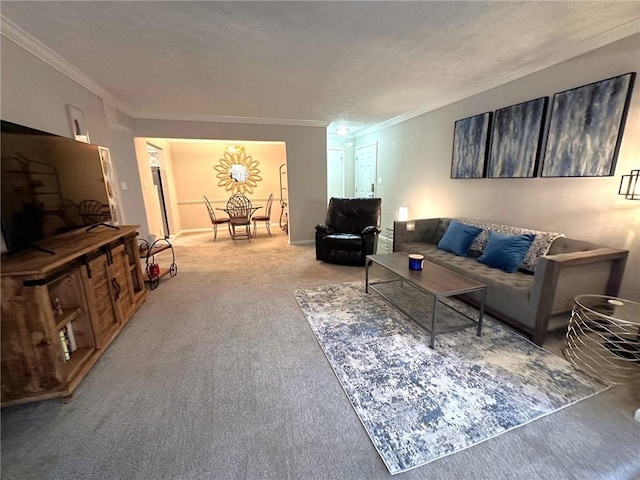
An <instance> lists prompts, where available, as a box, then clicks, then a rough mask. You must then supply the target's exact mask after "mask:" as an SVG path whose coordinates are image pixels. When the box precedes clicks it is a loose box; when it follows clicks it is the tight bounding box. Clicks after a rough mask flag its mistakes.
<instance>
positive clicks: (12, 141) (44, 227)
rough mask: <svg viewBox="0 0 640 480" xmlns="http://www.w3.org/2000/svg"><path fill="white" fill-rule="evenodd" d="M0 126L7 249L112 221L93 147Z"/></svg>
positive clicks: (0, 205) (34, 245)
mask: <svg viewBox="0 0 640 480" xmlns="http://www.w3.org/2000/svg"><path fill="white" fill-rule="evenodd" d="M0 122H1V130H0V156H1V164H0V166H1V171H0V180H1V185H0V189H1V190H0V194H1V201H2V203H0V211H1V215H0V218H1V222H2V236H3V239H4V242H5V246H6V248H7V249H8V250H9V251H15V250H21V249H25V248H42V247H40V245H39V242H41V241H42V240H45V239H47V238H50V237H53V236H56V235H59V234H61V233H65V232H68V231H71V230H75V229H79V228H87V227H89V226H92V225H96V224H100V223H110V222H111V213H110V209H109V196H108V193H107V188H108V187H107V186H106V184H105V179H104V178H105V177H104V174H103V171H102V168H103V166H102V164H101V160H100V152H99V149H98V146H97V145H91V144H88V143H82V142H79V141H76V140H73V139H70V138H67V137H61V136H58V135H54V134H51V133H47V132H42V131H40V130H35V129H32V128H29V127H25V126H22V125H17V124H15V123H11V122H6V121H4V120H2V121H0Z"/></svg>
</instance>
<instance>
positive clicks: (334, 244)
mask: <svg viewBox="0 0 640 480" xmlns="http://www.w3.org/2000/svg"><path fill="white" fill-rule="evenodd" d="M323 245H324V247H325V248H335V249H344V250H361V249H362V236H361V235H353V234H350V233H330V234H329V235H326V236H325V237H324V239H323Z"/></svg>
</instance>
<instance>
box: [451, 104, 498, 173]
mask: <svg viewBox="0 0 640 480" xmlns="http://www.w3.org/2000/svg"><path fill="white" fill-rule="evenodd" d="M491 115H492V114H491V112H487V113H482V114H480V115H475V116H473V117H468V118H463V119H462V120H458V121H457V122H456V123H455V127H454V131H453V158H452V160H451V178H482V177H484V175H485V162H486V158H487V150H488V147H489V126H490V124H491Z"/></svg>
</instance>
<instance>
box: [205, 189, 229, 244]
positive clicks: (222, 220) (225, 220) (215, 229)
mask: <svg viewBox="0 0 640 480" xmlns="http://www.w3.org/2000/svg"><path fill="white" fill-rule="evenodd" d="M202 198H203V199H204V204H205V206H206V207H207V212H209V219H210V220H211V226H212V227H213V241H214V242H215V241H216V238H218V225H223V224H225V223H226V224H228V223H229V218H228V217H224V218H218V217H216V212H215V211H214V210H213V207H212V206H211V202H209V199H208V198H207V197H206V196H204V195H203V196H202Z"/></svg>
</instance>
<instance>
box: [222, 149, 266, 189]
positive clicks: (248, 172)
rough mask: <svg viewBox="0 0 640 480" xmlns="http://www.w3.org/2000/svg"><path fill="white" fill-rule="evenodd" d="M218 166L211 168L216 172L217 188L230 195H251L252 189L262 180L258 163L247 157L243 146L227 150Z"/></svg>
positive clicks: (249, 156)
mask: <svg viewBox="0 0 640 480" xmlns="http://www.w3.org/2000/svg"><path fill="white" fill-rule="evenodd" d="M219 162H220V163H219V164H218V165H214V166H213V168H214V169H215V170H216V171H217V172H218V173H217V174H216V178H218V179H219V180H218V186H219V187H224V189H225V190H226V191H228V192H232V193H253V189H254V188H255V187H256V186H257V185H258V182H259V181H260V180H262V177H261V176H260V175H259V173H260V169H259V168H258V165H259V164H260V162H258V160H254V159H253V157H251V155H247V153H246V152H245V149H244V147H243V146H235V147H232V148H227V149H226V150H225V151H224V156H223V157H222V158H221V159H220V160H219Z"/></svg>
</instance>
